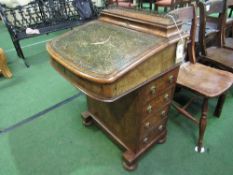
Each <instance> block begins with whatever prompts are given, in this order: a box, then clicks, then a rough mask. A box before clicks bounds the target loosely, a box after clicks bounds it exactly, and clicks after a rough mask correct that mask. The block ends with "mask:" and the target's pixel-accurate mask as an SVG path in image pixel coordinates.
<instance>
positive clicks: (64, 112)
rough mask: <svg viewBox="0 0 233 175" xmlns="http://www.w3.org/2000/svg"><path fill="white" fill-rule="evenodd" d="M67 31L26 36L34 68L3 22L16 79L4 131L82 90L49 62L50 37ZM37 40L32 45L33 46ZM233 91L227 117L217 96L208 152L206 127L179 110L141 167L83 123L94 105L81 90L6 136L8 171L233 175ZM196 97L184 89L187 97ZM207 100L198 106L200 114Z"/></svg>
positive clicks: (1, 121)
mask: <svg viewBox="0 0 233 175" xmlns="http://www.w3.org/2000/svg"><path fill="white" fill-rule="evenodd" d="M61 33H63V32H57V33H53V34H49V35H44V36H40V37H35V38H32V39H28V40H24V41H23V42H22V46H26V47H25V48H24V49H23V50H24V53H25V56H26V57H27V61H28V63H29V64H30V65H31V66H30V68H26V67H25V66H24V64H23V62H22V61H21V60H20V59H19V58H18V57H17V56H16V53H15V51H14V50H12V43H11V41H10V37H9V35H8V33H7V30H6V28H5V27H4V26H3V25H2V24H1V23H0V47H1V48H4V50H5V51H6V54H7V57H8V60H9V67H10V69H11V70H12V72H13V75H14V77H13V78H12V79H5V78H3V77H0V99H1V100H0V128H1V129H6V128H9V127H11V126H13V125H15V124H17V123H18V122H21V121H23V120H25V119H28V118H29V117H31V116H33V115H35V114H37V113H38V112H41V111H43V110H45V109H47V108H49V107H51V106H53V105H55V104H57V103H60V102H62V101H64V100H65V99H67V98H69V97H72V96H73V95H75V94H77V93H79V91H78V90H76V89H75V88H74V87H73V86H72V85H71V84H70V83H68V82H67V81H66V80H64V79H63V78H62V77H61V76H60V75H59V74H58V73H56V72H55V71H54V69H53V68H52V67H51V66H50V64H49V56H48V54H47V52H46V49H45V43H43V41H46V40H49V39H51V38H53V37H55V36H57V35H60V34H61ZM37 42H39V44H37V45H33V46H29V45H31V44H32V43H37ZM232 94H233V89H231V92H230V93H229V94H228V96H227V99H226V103H225V106H224V109H223V112H222V115H221V118H219V119H218V118H216V117H214V116H213V115H212V113H213V111H214V107H215V105H216V99H213V100H211V101H210V104H209V116H208V126H207V130H206V135H205V146H206V148H207V152H206V153H204V154H198V153H195V152H194V147H195V144H196V139H197V133H198V129H197V127H195V126H194V125H193V123H191V122H190V121H188V120H187V119H184V118H183V117H182V116H180V115H179V114H178V113H177V112H176V111H175V110H174V109H171V110H170V112H169V122H168V137H167V142H166V143H165V144H162V145H157V146H154V147H153V148H152V149H151V150H150V151H149V152H148V153H147V154H145V155H144V156H143V157H141V159H140V161H139V166H138V168H137V169H136V170H135V171H133V172H127V171H125V170H124V169H123V167H122V162H121V158H122V152H123V150H120V149H119V147H118V146H117V145H116V144H114V143H113V142H112V141H111V140H110V139H109V138H108V137H107V136H106V135H105V134H104V133H103V132H102V131H101V130H100V129H99V128H97V127H96V126H91V127H89V128H85V127H84V126H83V125H82V120H81V117H80V113H81V112H82V111H85V110H86V99H85V96H84V95H81V96H79V97H77V98H75V99H74V100H72V101H70V102H68V103H65V104H63V105H61V106H59V107H57V108H55V109H54V110H52V111H49V112H47V113H45V114H44V115H41V116H40V117H38V118H36V119H34V120H32V121H30V122H26V123H25V124H23V125H20V126H18V127H16V128H13V129H12V130H10V131H8V132H4V133H2V134H0V150H1V156H0V175H87V174H88V175H109V174H111V175H123V174H135V175H171V174H172V175H187V174H192V175H228V174H231V173H232V172H233V165H232V160H233V149H232V146H233V139H232V135H233V129H232V124H233V116H232V114H233V109H232V107H233V105H232V104H233V97H232V96H233V95H232ZM190 95H191V94H190V93H188V92H186V91H182V92H181V93H180V94H178V95H177V98H178V99H180V100H182V101H184V100H186V97H187V96H190ZM200 106H201V104H200V102H199V101H197V102H195V103H194V104H193V105H192V106H191V107H190V110H191V111H192V112H193V113H194V114H196V115H199V114H200V111H199V109H200Z"/></svg>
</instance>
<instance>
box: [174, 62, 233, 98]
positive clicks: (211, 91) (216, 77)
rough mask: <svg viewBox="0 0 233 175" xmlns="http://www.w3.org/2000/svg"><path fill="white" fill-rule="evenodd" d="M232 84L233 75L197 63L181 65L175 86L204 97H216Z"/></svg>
mask: <svg viewBox="0 0 233 175" xmlns="http://www.w3.org/2000/svg"><path fill="white" fill-rule="evenodd" d="M232 83H233V74H231V73H229V72H226V71H222V70H219V69H215V68H212V67H209V66H205V65H202V64H199V63H195V64H192V63H190V62H187V63H183V64H182V65H181V67H180V71H179V75H178V79H177V84H179V85H181V86H184V87H186V88H188V89H190V90H193V91H196V92H198V93H199V94H201V95H204V96H206V97H217V96H219V95H221V94H222V93H224V92H225V91H226V90H228V89H229V88H230V87H231V86H232Z"/></svg>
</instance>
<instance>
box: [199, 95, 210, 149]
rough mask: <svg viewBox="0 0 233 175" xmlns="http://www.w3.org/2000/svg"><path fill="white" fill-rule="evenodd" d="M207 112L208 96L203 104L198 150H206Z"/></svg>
mask: <svg viewBox="0 0 233 175" xmlns="http://www.w3.org/2000/svg"><path fill="white" fill-rule="evenodd" d="M207 113H208V98H204V101H203V105H202V115H201V119H200V123H199V138H198V143H197V151H198V152H204V147H203V138H204V134H205V129H206V124H207Z"/></svg>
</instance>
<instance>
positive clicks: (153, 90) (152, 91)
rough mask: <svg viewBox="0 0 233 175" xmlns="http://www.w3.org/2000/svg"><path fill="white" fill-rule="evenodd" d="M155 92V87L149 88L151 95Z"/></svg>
mask: <svg viewBox="0 0 233 175" xmlns="http://www.w3.org/2000/svg"><path fill="white" fill-rule="evenodd" d="M155 91H156V87H155V86H151V88H150V92H151V94H152V95H155Z"/></svg>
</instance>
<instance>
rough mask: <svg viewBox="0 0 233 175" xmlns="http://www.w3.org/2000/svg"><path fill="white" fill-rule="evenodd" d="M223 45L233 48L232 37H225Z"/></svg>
mask: <svg viewBox="0 0 233 175" xmlns="http://www.w3.org/2000/svg"><path fill="white" fill-rule="evenodd" d="M225 47H227V48H231V49H233V38H226V39H225ZM232 59H233V58H232Z"/></svg>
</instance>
